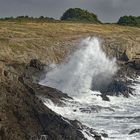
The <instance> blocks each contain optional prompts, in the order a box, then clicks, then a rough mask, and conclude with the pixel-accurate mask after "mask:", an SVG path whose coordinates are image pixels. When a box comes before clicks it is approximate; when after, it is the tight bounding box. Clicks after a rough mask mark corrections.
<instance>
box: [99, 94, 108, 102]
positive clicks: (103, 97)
mask: <svg viewBox="0 0 140 140" xmlns="http://www.w3.org/2000/svg"><path fill="white" fill-rule="evenodd" d="M101 97H102V100H104V101H110V99H109V97H107V95H105V94H101Z"/></svg>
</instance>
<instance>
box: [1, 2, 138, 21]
mask: <svg viewBox="0 0 140 140" xmlns="http://www.w3.org/2000/svg"><path fill="white" fill-rule="evenodd" d="M71 7H73V8H74V7H80V8H84V9H87V10H89V11H90V12H94V13H96V14H97V15H98V17H99V19H100V20H101V21H103V22H115V21H117V20H118V18H119V17H120V16H123V15H135V16H140V0H0V17H6V16H8V17H9V16H19V15H29V16H41V15H43V16H48V17H54V18H60V16H61V15H62V14H63V12H64V11H65V10H66V9H68V8H71Z"/></svg>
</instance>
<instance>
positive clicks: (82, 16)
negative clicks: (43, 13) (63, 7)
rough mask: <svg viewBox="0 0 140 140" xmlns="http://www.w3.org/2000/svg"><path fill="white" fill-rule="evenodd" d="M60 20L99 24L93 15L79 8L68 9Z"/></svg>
mask: <svg viewBox="0 0 140 140" xmlns="http://www.w3.org/2000/svg"><path fill="white" fill-rule="evenodd" d="M61 20H67V21H82V22H92V23H101V22H100V21H99V20H98V18H97V16H96V15H95V14H93V13H90V12H88V11H87V10H83V9H80V8H70V9H68V10H67V11H66V12H65V13H64V14H63V16H62V17H61Z"/></svg>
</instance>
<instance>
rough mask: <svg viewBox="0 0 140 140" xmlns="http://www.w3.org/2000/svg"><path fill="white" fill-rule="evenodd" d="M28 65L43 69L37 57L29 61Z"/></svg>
mask: <svg viewBox="0 0 140 140" xmlns="http://www.w3.org/2000/svg"><path fill="white" fill-rule="evenodd" d="M30 67H33V68H36V69H38V70H43V65H42V63H41V62H40V61H39V60H38V59H32V60H31V61H30Z"/></svg>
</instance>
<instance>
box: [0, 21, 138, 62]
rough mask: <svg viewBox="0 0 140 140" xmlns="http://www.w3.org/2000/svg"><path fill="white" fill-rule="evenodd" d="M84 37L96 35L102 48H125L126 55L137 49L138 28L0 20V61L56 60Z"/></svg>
mask: <svg viewBox="0 0 140 140" xmlns="http://www.w3.org/2000/svg"><path fill="white" fill-rule="evenodd" d="M86 36H99V37H100V38H102V39H103V40H104V46H105V49H106V50H108V52H109V53H112V55H115V52H114V48H116V49H117V51H123V50H124V49H126V50H127V53H128V55H129V56H130V57H133V55H135V54H136V52H140V28H135V27H126V26H125V27H124V26H118V25H111V24H108V25H97V24H84V23H31V22H23V23H19V22H5V21H0V60H4V61H19V62H28V61H29V60H30V59H32V58H39V59H41V60H42V61H45V62H46V63H48V62H59V61H61V60H62V59H63V58H64V57H66V55H67V54H68V53H69V52H70V50H71V48H72V47H73V46H74V45H73V43H74V42H76V41H77V40H78V39H79V38H83V37H86Z"/></svg>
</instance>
